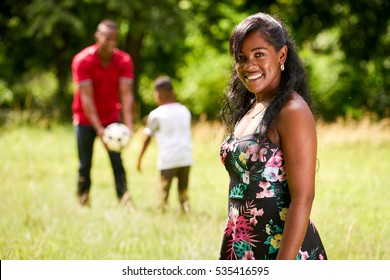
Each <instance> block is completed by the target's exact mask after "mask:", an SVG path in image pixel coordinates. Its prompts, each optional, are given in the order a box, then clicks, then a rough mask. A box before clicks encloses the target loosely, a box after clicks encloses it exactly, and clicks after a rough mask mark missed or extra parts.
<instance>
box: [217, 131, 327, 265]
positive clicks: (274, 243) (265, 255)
mask: <svg viewBox="0 0 390 280" xmlns="http://www.w3.org/2000/svg"><path fill="white" fill-rule="evenodd" d="M220 156H221V160H222V163H223V164H224V165H225V168H226V170H227V171H228V173H229V176H230V183H229V201H228V217H227V221H226V227H225V231H224V235H223V240H222V246H221V252H220V259H223V260H227V259H228V260H237V259H242V260H248V259H252V260H253V259H262V260H270V259H276V256H277V253H278V250H279V244H280V241H281V239H282V235H283V227H284V222H285V220H286V215H287V211H288V207H289V205H290V193H289V188H288V183H287V179H286V170H285V162H284V157H283V151H282V150H281V149H280V148H279V147H278V146H276V145H275V144H274V143H272V142H271V141H270V140H269V139H268V138H265V139H262V140H260V139H259V135H258V133H254V134H251V135H246V136H244V137H242V138H240V139H238V138H236V137H235V136H234V135H231V136H229V137H228V138H227V139H226V140H225V141H224V142H223V144H222V146H221V150H220ZM296 259H303V260H304V259H327V256H326V253H325V250H324V247H323V245H322V242H321V239H320V236H319V234H318V232H317V230H316V228H315V226H314V224H313V223H312V222H311V221H309V223H308V227H307V232H306V236H305V239H304V241H303V243H302V246H301V249H300V251H299V253H298V255H297V257H296Z"/></svg>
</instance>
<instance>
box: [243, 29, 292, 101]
mask: <svg viewBox="0 0 390 280" xmlns="http://www.w3.org/2000/svg"><path fill="white" fill-rule="evenodd" d="M286 55H287V47H286V46H284V47H282V48H281V49H280V50H279V51H278V52H276V51H275V49H274V47H273V46H272V45H270V44H269V43H268V42H267V41H266V40H265V39H264V38H263V36H261V35H260V34H259V33H258V32H255V31H253V32H251V33H249V34H248V35H247V37H246V38H245V39H244V41H243V43H242V46H241V50H240V52H239V55H238V58H237V59H236V71H237V73H238V76H239V78H240V80H241V82H242V83H243V84H244V85H245V87H246V88H247V89H248V90H249V91H250V92H252V93H254V94H256V95H257V94H260V95H261V96H262V99H264V98H265V96H264V95H265V94H273V93H274V92H275V90H276V89H277V88H278V87H279V83H280V76H281V70H280V65H281V64H283V63H284V61H285V60H286Z"/></svg>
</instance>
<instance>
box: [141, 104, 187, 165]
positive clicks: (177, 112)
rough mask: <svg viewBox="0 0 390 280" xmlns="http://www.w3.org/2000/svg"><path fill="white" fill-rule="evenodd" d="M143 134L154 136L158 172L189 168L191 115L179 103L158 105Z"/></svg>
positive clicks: (151, 113)
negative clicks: (156, 148)
mask: <svg viewBox="0 0 390 280" xmlns="http://www.w3.org/2000/svg"><path fill="white" fill-rule="evenodd" d="M144 133H145V134H146V135H149V136H155V137H156V140H157V144H158V148H159V151H158V160H157V167H158V169H159V170H165V169H171V168H177V167H184V166H191V165H192V163H193V160H192V143H191V113H190V111H189V110H188V109H187V108H186V107H185V106H184V105H182V104H180V103H177V102H175V103H168V104H164V105H160V106H159V107H157V108H156V109H154V110H153V111H151V112H150V114H149V116H148V119H147V123H146V127H145V129H144Z"/></svg>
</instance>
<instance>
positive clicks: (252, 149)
mask: <svg viewBox="0 0 390 280" xmlns="http://www.w3.org/2000/svg"><path fill="white" fill-rule="evenodd" d="M258 150H259V145H258V144H253V145H249V146H248V149H247V150H246V152H247V154H248V155H252V157H251V161H252V162H253V161H257V160H258V156H257V152H258Z"/></svg>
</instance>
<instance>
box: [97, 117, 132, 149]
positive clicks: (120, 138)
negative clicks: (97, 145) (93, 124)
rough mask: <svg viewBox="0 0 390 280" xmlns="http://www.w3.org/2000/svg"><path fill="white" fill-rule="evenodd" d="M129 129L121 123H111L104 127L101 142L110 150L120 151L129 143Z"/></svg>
mask: <svg viewBox="0 0 390 280" xmlns="http://www.w3.org/2000/svg"><path fill="white" fill-rule="evenodd" d="M130 136H131V133H130V130H129V129H128V128H127V126H125V125H124V124H122V123H112V124H110V125H108V126H107V127H106V128H105V129H104V134H103V142H104V143H105V144H106V146H107V149H109V150H110V151H112V152H120V151H122V150H123V148H125V147H126V146H127V144H129V140H130Z"/></svg>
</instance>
